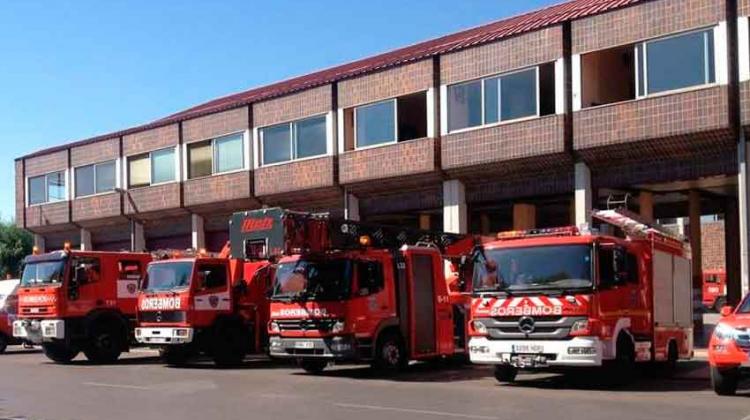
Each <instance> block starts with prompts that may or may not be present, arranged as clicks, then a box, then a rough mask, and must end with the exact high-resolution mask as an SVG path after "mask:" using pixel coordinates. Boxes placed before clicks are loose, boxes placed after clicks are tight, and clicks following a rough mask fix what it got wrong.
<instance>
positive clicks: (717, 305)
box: [703, 270, 727, 312]
mask: <svg viewBox="0 0 750 420" xmlns="http://www.w3.org/2000/svg"><path fill="white" fill-rule="evenodd" d="M726 304H727V272H726V271H724V270H703V306H705V307H706V308H711V309H713V310H714V311H716V312H719V311H721V308H723V307H724V305H726Z"/></svg>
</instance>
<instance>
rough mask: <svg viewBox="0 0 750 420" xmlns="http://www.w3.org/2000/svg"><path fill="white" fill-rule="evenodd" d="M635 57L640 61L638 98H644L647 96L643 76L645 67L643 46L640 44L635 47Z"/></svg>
mask: <svg viewBox="0 0 750 420" xmlns="http://www.w3.org/2000/svg"><path fill="white" fill-rule="evenodd" d="M635 55H636V57H637V58H636V59H637V60H638V70H637V71H638V96H643V95H645V94H646V91H645V87H646V86H645V85H644V78H643V75H644V74H645V72H644V66H643V44H638V45H637V46H636V47H635Z"/></svg>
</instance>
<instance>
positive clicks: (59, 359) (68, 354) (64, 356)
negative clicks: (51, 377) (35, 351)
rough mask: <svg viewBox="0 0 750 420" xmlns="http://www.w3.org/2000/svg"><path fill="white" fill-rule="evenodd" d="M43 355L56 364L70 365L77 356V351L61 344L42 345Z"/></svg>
mask: <svg viewBox="0 0 750 420" xmlns="http://www.w3.org/2000/svg"><path fill="white" fill-rule="evenodd" d="M42 350H44V355H45V356H47V358H49V359H50V360H52V361H53V362H56V363H70V361H71V360H73V359H75V357H76V356H78V349H74V348H71V347H68V346H66V345H65V344H63V343H55V342H52V343H43V344H42Z"/></svg>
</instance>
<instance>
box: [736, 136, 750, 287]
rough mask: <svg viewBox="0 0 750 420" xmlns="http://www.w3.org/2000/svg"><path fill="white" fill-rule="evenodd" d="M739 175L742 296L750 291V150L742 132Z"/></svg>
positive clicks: (739, 148)
mask: <svg viewBox="0 0 750 420" xmlns="http://www.w3.org/2000/svg"><path fill="white" fill-rule="evenodd" d="M737 149H738V154H739V156H738V162H739V166H740V167H739V171H738V172H739V173H738V174H737V177H738V182H737V196H738V199H739V200H738V201H739V206H738V207H739V219H740V220H739V236H740V279H741V281H740V283H741V285H742V295H743V296H744V295H746V294H747V293H748V291H749V290H750V242H749V241H750V192H749V191H748V188H749V187H750V182H749V181H750V179H748V176H749V175H748V169H749V168H748V166H747V165H748V161H750V158H749V156H748V153H750V148H748V147H747V142H746V141H745V134H744V132H743V131H742V130H740V141H739V145H738V148H737Z"/></svg>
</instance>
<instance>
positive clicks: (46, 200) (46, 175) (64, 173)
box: [26, 169, 70, 207]
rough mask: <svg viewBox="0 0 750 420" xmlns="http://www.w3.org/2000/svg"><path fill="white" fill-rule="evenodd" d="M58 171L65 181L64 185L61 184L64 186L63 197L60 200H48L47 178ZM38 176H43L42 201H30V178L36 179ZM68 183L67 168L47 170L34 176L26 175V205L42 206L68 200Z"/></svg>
mask: <svg viewBox="0 0 750 420" xmlns="http://www.w3.org/2000/svg"><path fill="white" fill-rule="evenodd" d="M60 173H61V174H63V180H64V181H65V185H63V188H65V198H63V199H62V200H50V198H49V179H48V178H49V177H50V176H51V175H56V174H60ZM38 178H44V201H42V202H40V203H32V202H31V180H32V179H38ZM68 183H69V180H68V170H67V169H62V170H59V171H52V172H47V173H45V174H42V175H35V176H28V177H26V207H36V206H43V205H45V204H54V203H62V202H65V201H69V200H70V194H69V191H70V190H69V189H68Z"/></svg>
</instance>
